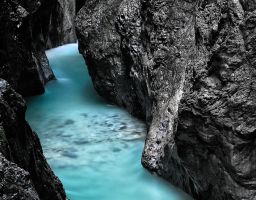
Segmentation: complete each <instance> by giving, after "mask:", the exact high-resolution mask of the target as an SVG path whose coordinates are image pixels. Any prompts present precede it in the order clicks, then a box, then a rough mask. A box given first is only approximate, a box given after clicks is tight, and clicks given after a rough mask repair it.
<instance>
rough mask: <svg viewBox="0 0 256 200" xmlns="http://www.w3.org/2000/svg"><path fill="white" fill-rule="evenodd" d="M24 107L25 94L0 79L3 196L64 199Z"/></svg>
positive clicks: (0, 193)
mask: <svg viewBox="0 0 256 200" xmlns="http://www.w3.org/2000/svg"><path fill="white" fill-rule="evenodd" d="M25 111H26V105H25V101H24V99H23V98H22V96H21V95H19V94H18V93H16V92H15V91H14V90H13V89H12V88H11V86H10V85H9V84H8V83H7V82H6V81H5V80H3V79H0V174H1V178H0V198H1V199H6V200H7V199H12V200H15V199H17V200H23V199H24V200H27V199H40V200H65V199H66V195H65V191H64V189H63V186H62V184H61V182H60V181H59V179H58V178H57V177H56V176H55V175H54V174H53V172H52V170H51V169H50V167H49V165H48V164H47V162H46V160H45V157H44V156H43V151H42V147H41V144H40V142H39V139H38V137H37V135H36V134H35V133H34V132H33V131H32V130H31V128H30V127H29V125H28V123H27V122H26V120H25Z"/></svg>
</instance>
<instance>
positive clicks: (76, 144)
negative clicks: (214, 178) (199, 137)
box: [26, 44, 190, 200]
mask: <svg viewBox="0 0 256 200" xmlns="http://www.w3.org/2000/svg"><path fill="white" fill-rule="evenodd" d="M47 56H48V58H49V60H50V64H51V66H52V68H53V71H54V73H55V75H56V77H57V80H56V81H51V82H50V83H49V84H47V87H46V92H45V94H44V95H41V96H35V97H30V98H28V99H27V103H28V111H27V116H26V117H27V120H28V121H29V123H30V125H31V126H32V128H33V129H34V130H35V131H36V132H37V133H38V135H39V137H40V139H41V143H42V146H43V149H44V153H45V155H46V158H47V160H48V162H49V164H50V165H51V167H52V168H53V170H54V172H55V173H56V175H57V176H59V178H60V179H61V181H62V183H63V184H64V187H65V189H66V192H67V195H68V197H69V198H70V199H71V200H188V199H190V198H189V197H188V196H187V195H186V194H184V193H183V192H181V191H180V190H179V189H177V188H175V187H173V186H171V185H170V184H167V183H166V182H164V181H163V180H161V179H159V178H157V177H155V176H152V175H151V174H150V173H148V172H147V171H146V170H144V169H143V168H142V166H141V162H140V159H141V153H142V150H143V145H144V137H145V126H144V124H143V123H142V122H140V121H138V120H137V119H135V118H133V117H131V116H130V115H129V114H127V112H125V111H124V110H122V109H120V108H117V107H115V106H112V105H109V104H107V103H106V102H105V101H104V100H103V99H101V98H100V97H99V96H97V94H96V92H95V91H94V90H93V86H92V83H91V80H90V78H89V75H88V72H87V70H86V67H85V64H84V60H83V58H82V57H81V56H80V55H79V53H78V50H77V44H71V45H65V46H62V47H59V48H56V49H52V50H49V51H47Z"/></svg>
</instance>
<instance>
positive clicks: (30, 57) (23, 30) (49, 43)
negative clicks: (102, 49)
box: [0, 0, 76, 96]
mask: <svg viewBox="0 0 256 200" xmlns="http://www.w3.org/2000/svg"><path fill="white" fill-rule="evenodd" d="M75 9H76V7H75V1H68V0H58V1H57V0H53V1H46V0H36V1H30V0H26V1H25V0H3V1H1V2H0V27H1V29H0V67H1V70H0V78H3V79H5V80H7V81H8V82H9V83H10V84H11V85H12V86H13V87H14V88H15V89H16V90H17V91H18V92H19V93H20V94H22V95H25V96H27V95H34V94H41V93H43V92H44V85H45V83H46V82H47V81H49V80H52V79H54V74H53V72H52V70H51V68H50V67H49V63H48V60H47V58H46V55H45V50H46V49H47V48H51V47H56V46H58V45H61V44H64V43H69V42H75V41H76V36H75V32H74V28H73V18H74V16H75Z"/></svg>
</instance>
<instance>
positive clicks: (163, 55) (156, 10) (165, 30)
mask: <svg viewBox="0 0 256 200" xmlns="http://www.w3.org/2000/svg"><path fill="white" fill-rule="evenodd" d="M76 28H77V37H78V41H79V49H80V52H81V54H83V56H84V57H85V59H86V62H87V64H88V68H89V73H90V75H91V77H92V81H93V83H94V87H95V89H96V90H97V91H98V93H99V94H100V95H101V96H103V97H105V98H106V99H107V100H109V101H110V102H113V103H115V104H117V105H119V106H122V107H124V108H126V109H127V110H128V111H129V112H130V113H132V114H133V115H135V116H137V117H140V118H143V119H145V121H146V123H147V126H148V134H147V139H146V143H145V148H144V152H143V157H142V164H143V165H144V166H145V167H146V168H148V169H149V170H150V171H152V172H154V173H157V174H159V175H160V176H162V177H164V178H166V179H167V180H168V181H170V182H171V183H173V184H175V185H176V186H178V187H180V188H182V189H183V190H185V191H186V192H188V193H189V194H191V195H192V196H193V197H194V198H195V199H199V200H206V199H207V200H217V199H218V200H226V199H228V200H242V199H243V200H255V198H256V197H255V196H256V156H255V155H256V134H255V133H256V115H255V108H256V100H255V97H256V69H255V65H256V1H255V0H211V1H208V0H201V1H191V0H106V1H104V2H103V1H100V0H88V1H87V2H86V5H85V6H84V7H83V8H82V9H81V10H80V11H79V13H78V16H77V19H76Z"/></svg>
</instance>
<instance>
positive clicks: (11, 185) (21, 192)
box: [0, 153, 39, 200]
mask: <svg viewBox="0 0 256 200" xmlns="http://www.w3.org/2000/svg"><path fill="white" fill-rule="evenodd" d="M0 174H1V178H0V199H2V200H10V199H12V200H39V197H38V195H37V192H36V191H35V188H34V186H33V184H32V182H31V181H30V178H29V173H28V172H26V171H25V170H23V169H21V168H19V167H18V166H17V165H16V164H14V163H11V162H10V161H8V160H6V159H5V158H4V157H3V156H2V154H1V153H0Z"/></svg>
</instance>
